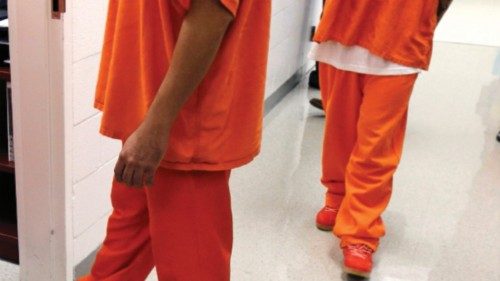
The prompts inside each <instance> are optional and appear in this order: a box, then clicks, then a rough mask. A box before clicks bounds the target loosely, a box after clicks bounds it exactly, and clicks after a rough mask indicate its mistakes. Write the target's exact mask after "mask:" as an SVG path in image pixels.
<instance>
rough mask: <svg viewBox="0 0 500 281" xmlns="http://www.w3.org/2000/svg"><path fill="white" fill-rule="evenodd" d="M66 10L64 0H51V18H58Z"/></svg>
mask: <svg viewBox="0 0 500 281" xmlns="http://www.w3.org/2000/svg"><path fill="white" fill-rule="evenodd" d="M65 12H66V0H52V18H53V19H60V18H61V15H62V14H63V13H65Z"/></svg>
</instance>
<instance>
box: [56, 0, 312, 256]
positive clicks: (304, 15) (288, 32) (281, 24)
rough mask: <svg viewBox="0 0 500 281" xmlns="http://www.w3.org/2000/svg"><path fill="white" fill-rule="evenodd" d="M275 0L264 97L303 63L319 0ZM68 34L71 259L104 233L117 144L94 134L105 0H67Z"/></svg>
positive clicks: (96, 242) (85, 252) (92, 246)
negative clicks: (71, 212) (70, 129)
mask: <svg viewBox="0 0 500 281" xmlns="http://www.w3.org/2000/svg"><path fill="white" fill-rule="evenodd" d="M317 2H318V3H315V2H312V1H311V0H273V17H272V31H271V37H272V38H271V47H270V58H269V70H268V76H267V77H268V83H267V88H266V97H267V96H269V95H270V94H271V93H273V92H274V91H275V90H276V89H278V88H279V87H280V86H281V85H282V84H283V83H284V82H285V81H287V80H288V79H289V78H290V77H291V76H292V75H293V74H294V73H296V72H297V71H298V70H299V69H301V68H302V67H303V66H304V65H305V64H306V61H307V60H306V49H307V46H308V43H307V40H308V38H309V30H310V26H311V24H312V23H313V22H316V19H317V17H318V14H319V11H318V7H319V2H320V0H318V1H317ZM67 4H68V9H69V10H70V11H68V14H67V18H66V20H68V21H70V22H68V25H67V26H68V28H70V29H71V30H70V32H69V33H70V34H72V36H71V38H69V40H72V43H73V44H72V50H71V56H70V57H72V59H71V61H70V62H67V64H69V66H68V65H67V66H66V67H70V68H71V74H70V76H71V77H70V78H69V80H71V81H72V85H73V87H72V93H71V94H72V95H73V96H72V97H73V120H72V122H73V134H72V138H73V146H72V152H71V153H72V158H73V163H72V164H73V165H72V166H73V168H72V178H73V181H72V182H73V236H74V259H73V260H74V264H75V265H76V264H78V263H80V262H81V261H82V260H83V259H84V258H85V257H86V256H88V255H89V254H90V253H91V252H92V251H93V250H95V249H96V247H98V245H99V243H100V242H101V241H102V239H103V237H104V233H105V226H106V219H107V216H108V215H109V212H110V210H111V205H110V202H109V193H110V182H111V178H112V171H113V165H114V162H115V159H116V155H117V154H118V152H119V148H120V145H119V143H118V142H117V141H113V140H109V139H106V138H104V137H101V136H100V135H99V134H98V128H99V121H100V114H99V112H98V111H96V110H95V109H93V108H92V102H93V97H94V87H95V84H96V77H97V71H98V64H99V59H100V50H101V45H102V37H103V31H104V24H105V17H106V11H107V1H102V0H86V1H77V0H73V1H68V3H67Z"/></svg>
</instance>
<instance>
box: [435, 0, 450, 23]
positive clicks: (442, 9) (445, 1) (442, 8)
mask: <svg viewBox="0 0 500 281" xmlns="http://www.w3.org/2000/svg"><path fill="white" fill-rule="evenodd" d="M452 2H453V0H439V4H438V21H441V19H442V18H443V16H444V14H445V13H446V11H447V10H448V8H449V7H450V5H451V3H452Z"/></svg>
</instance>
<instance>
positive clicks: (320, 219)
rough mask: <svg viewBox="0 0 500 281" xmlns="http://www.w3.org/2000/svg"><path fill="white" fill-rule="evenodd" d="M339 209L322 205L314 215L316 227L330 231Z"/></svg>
mask: <svg viewBox="0 0 500 281" xmlns="http://www.w3.org/2000/svg"><path fill="white" fill-rule="evenodd" d="M338 213H339V209H334V208H330V207H326V206H325V207H323V209H321V210H320V211H319V212H318V214H317V215H316V227H317V228H318V229H319V230H324V231H332V229H333V226H334V225H335V219H336V218H337V214H338Z"/></svg>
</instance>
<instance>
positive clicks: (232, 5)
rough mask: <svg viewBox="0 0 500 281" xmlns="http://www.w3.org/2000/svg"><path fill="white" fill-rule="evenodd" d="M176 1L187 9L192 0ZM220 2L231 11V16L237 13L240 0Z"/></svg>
mask: <svg viewBox="0 0 500 281" xmlns="http://www.w3.org/2000/svg"><path fill="white" fill-rule="evenodd" d="M176 1H177V2H179V4H181V6H182V7H183V8H184V9H186V10H189V7H190V6H191V1H192V0H176ZM220 3H221V4H222V5H223V6H224V7H225V8H226V9H228V10H229V11H230V12H231V14H233V16H235V17H236V14H237V13H238V8H239V6H240V0H220Z"/></svg>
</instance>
